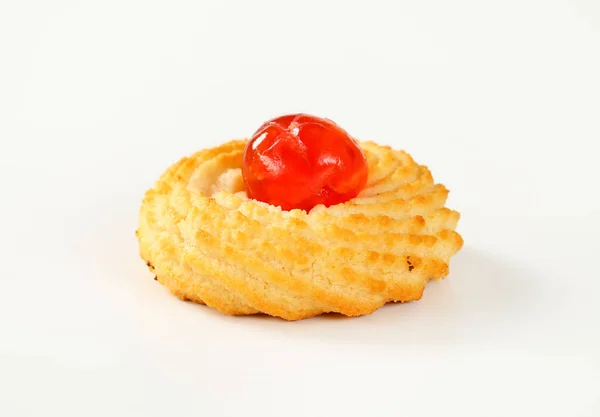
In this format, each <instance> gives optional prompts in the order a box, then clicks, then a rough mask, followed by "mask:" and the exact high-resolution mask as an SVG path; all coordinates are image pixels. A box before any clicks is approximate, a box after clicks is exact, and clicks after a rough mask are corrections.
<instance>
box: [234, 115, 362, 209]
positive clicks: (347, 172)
mask: <svg viewBox="0 0 600 417" xmlns="http://www.w3.org/2000/svg"><path fill="white" fill-rule="evenodd" d="M242 174H243V177H244V183H245V185H246V192H247V194H248V197H250V198H253V199H255V200H259V201H263V202H265V203H269V204H272V205H274V206H280V207H281V208H282V209H283V210H291V209H295V208H297V209H303V210H306V211H309V210H310V209H312V208H313V207H314V206H316V205H317V204H323V205H325V206H331V205H334V204H339V203H343V202H346V201H348V200H350V199H352V198H354V197H356V196H357V195H358V193H359V192H360V191H361V190H362V189H363V188H364V186H365V184H366V183H367V160H366V158H365V155H364V153H363V151H362V149H360V147H359V146H358V144H357V143H356V141H355V140H354V139H352V137H351V136H350V135H348V133H347V132H346V131H345V130H344V129H342V128H341V127H339V126H338V125H337V124H335V123H334V122H332V121H331V120H328V119H323V118H320V117H315V116H310V115H308V114H292V115H287V116H282V117H278V118H276V119H273V120H270V121H268V122H266V123H264V124H263V125H262V126H261V127H260V128H259V129H258V130H257V131H256V133H254V135H253V136H252V137H251V138H250V140H249V141H248V144H247V145H246V149H245V151H244V161H243V165H242Z"/></svg>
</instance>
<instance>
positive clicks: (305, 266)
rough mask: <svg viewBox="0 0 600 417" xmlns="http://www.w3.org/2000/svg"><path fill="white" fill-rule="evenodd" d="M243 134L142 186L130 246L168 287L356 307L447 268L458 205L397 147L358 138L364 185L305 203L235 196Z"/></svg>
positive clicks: (194, 295)
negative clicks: (290, 205) (352, 194)
mask: <svg viewBox="0 0 600 417" xmlns="http://www.w3.org/2000/svg"><path fill="white" fill-rule="evenodd" d="M245 144H246V141H245V140H240V141H232V142H229V143H226V144H224V145H222V146H219V147H217V148H214V149H208V150H203V151H200V152H197V153H195V154H194V155H192V156H190V157H186V158H183V159H181V160H180V161H178V162H177V163H175V164H174V165H172V166H171V167H170V168H169V169H168V170H167V171H166V172H165V173H164V174H163V175H162V176H161V178H160V179H159V180H158V182H157V183H156V185H155V187H154V188H152V189H150V190H149V191H147V193H146V195H145V197H144V200H143V203H142V207H141V211H140V221H139V228H138V230H137V232H136V234H137V236H138V239H139V243H140V253H141V256H142V258H143V259H144V260H145V261H146V263H147V265H148V267H149V268H150V270H151V271H152V272H153V273H154V274H155V275H156V279H157V280H158V281H159V282H160V283H162V284H164V285H165V286H166V287H167V288H169V290H170V291H171V292H172V293H173V294H175V295H176V296H178V297H180V298H181V299H183V300H190V301H194V302H197V303H201V304H206V305H208V306H210V307H213V308H215V309H217V310H219V311H221V312H223V313H225V314H229V315H247V314H256V313H264V314H268V315H271V316H277V317H281V318H283V319H286V320H299V319H304V318H308V317H313V316H316V315H318V314H321V313H326V312H337V313H341V314H343V315H346V316H360V315H363V314H369V313H372V312H374V311H375V310H377V309H378V308H380V307H381V306H383V305H384V304H385V303H388V302H392V301H394V302H406V301H411V300H418V299H420V298H421V295H422V294H423V290H424V288H425V285H426V284H427V282H428V281H429V280H430V279H435V280H439V279H441V278H444V277H445V276H446V275H447V274H448V271H449V270H448V268H449V261H450V258H451V256H452V255H454V254H455V253H456V252H458V251H459V250H460V248H461V247H462V244H463V240H462V238H461V236H460V235H459V234H458V233H457V232H456V231H455V228H456V224H457V222H458V219H459V213H458V212H456V211H454V210H450V209H448V208H446V207H444V205H445V203H446V198H447V196H448V190H447V189H446V188H445V187H444V186H443V185H441V184H435V183H434V181H433V178H432V175H431V173H430V171H429V170H428V169H427V167H425V166H422V165H418V164H417V163H415V161H414V160H413V159H412V158H411V157H410V156H409V155H408V154H407V153H405V152H402V151H395V150H393V149H391V148H389V147H385V146H379V145H377V144H375V143H373V142H360V146H361V147H362V149H363V150H364V152H365V155H366V157H367V161H368V166H369V177H368V183H367V186H366V187H365V189H364V190H363V191H362V192H361V193H360V194H359V196H358V197H356V198H354V199H352V200H350V201H348V202H346V203H343V204H338V205H335V206H331V207H328V208H326V207H324V206H316V207H315V208H313V209H312V210H311V211H310V212H308V213H306V212H305V211H302V210H291V211H282V210H281V209H280V208H278V207H274V206H271V205H269V204H266V203H262V202H258V201H256V200H250V199H248V198H247V197H246V194H245V192H244V191H243V190H244V185H243V179H242V174H241V164H242V155H243V152H244V147H245ZM290 192H293V190H290Z"/></svg>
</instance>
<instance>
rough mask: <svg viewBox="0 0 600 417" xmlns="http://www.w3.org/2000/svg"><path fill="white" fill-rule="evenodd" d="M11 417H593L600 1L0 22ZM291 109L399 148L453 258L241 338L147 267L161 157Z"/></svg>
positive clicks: (5, 338)
mask: <svg viewBox="0 0 600 417" xmlns="http://www.w3.org/2000/svg"><path fill="white" fill-rule="evenodd" d="M0 4H1V5H0V141H1V142H0V143H1V145H0V202H1V204H0V213H1V216H0V259H1V267H2V271H1V274H0V285H1V287H0V415H1V416H6V417H12V416H49V415H61V416H109V415H127V416H144V417H146V416H165V415H169V416H239V415H243V416H255V415H256V416H263V417H264V416H290V417H293V416H337V415H340V416H341V415H343V416H359V415H360V416H401V415H405V416H441V415H460V416H477V417H485V416H598V415H600V335H599V333H600V323H599V317H600V294H599V292H600V263H599V262H600V260H599V254H598V252H599V249H600V243H599V236H600V220H599V218H600V197H599V193H600V190H599V189H598V183H599V181H600V169H599V167H598V165H599V162H598V158H599V146H598V141H599V140H600V3H598V1H597V0H572V1H566V0H562V1H558V0H557V1H553V0H548V1H542V0H540V1H533V0H518V1H517V0H506V1H495V2H492V1H485V2H483V1H466V0H455V1H419V2H417V1H404V2H400V1H388V2H382V1H374V0H370V1H361V2H349V1H348V2H342V1H340V2H332V1H329V2H328V1H308V0H303V1H294V2H287V1H271V2H267V1H257V0H254V1H237V2H231V1H213V2H202V1H187V2H183V1H162V2H157V1H102V2H100V1H98V2H91V1H88V2H77V1H70V2H69V1H53V2H41V1H40V2H32V1H17V0H4V1H2V2H1V3H0ZM296 111H303V112H309V113H313V114H316V115H320V116H324V117H329V118H331V119H333V120H335V121H336V122H338V123H339V124H340V125H341V126H343V127H344V128H346V129H347V130H348V131H349V132H350V133H351V134H353V135H354V136H356V137H358V138H360V139H372V140H376V141H378V142H380V143H385V144H390V145H393V146H394V147H396V148H401V149H406V150H407V151H409V152H410V153H412V154H413V156H414V157H415V159H416V160H417V161H418V162H421V163H425V164H427V165H428V166H429V167H430V169H431V170H432V171H433V174H434V177H435V178H436V180H438V181H440V182H442V183H444V184H446V185H447V186H448V188H449V189H450V190H451V197H450V199H449V205H450V207H452V208H455V209H458V210H459V211H461V213H462V219H461V222H460V224H459V231H460V232H461V234H463V236H464V239H465V247H464V249H463V250H462V251H461V252H460V253H459V254H458V255H457V256H456V258H454V260H453V262H452V264H451V273H450V276H449V277H448V278H447V279H446V280H445V281H443V282H440V283H432V284H431V285H429V286H428V288H427V290H426V292H425V295H424V297H423V299H422V300H421V301H419V302H416V303H411V304H407V305H395V306H387V307H385V308H383V309H382V310H380V311H378V312H377V313H375V314H373V315H371V316H367V317H362V318H356V319H346V320H344V319H337V318H331V317H330V318H327V317H326V318H317V319H311V320H306V321H301V322H295V323H286V322H283V321H279V320H276V319H269V318H259V317H250V318H231V317H226V316H223V315H221V314H219V313H217V312H215V311H213V310H210V309H208V308H206V307H203V306H197V305H193V304H189V303H182V302H180V301H179V300H177V299H176V298H175V297H173V296H171V295H170V294H169V293H168V291H167V290H166V289H165V288H164V287H162V286H161V285H159V284H158V283H157V282H155V281H154V280H153V279H152V278H153V277H152V275H151V274H150V273H149V272H148V271H147V269H146V267H145V265H144V264H143V262H142V261H141V260H140V259H139V257H138V247H137V242H136V240H135V237H134V231H135V229H136V227H137V214H138V209H139V205H140V202H141V198H142V196H143V193H144V191H145V190H146V189H147V188H149V187H150V186H152V184H153V182H154V181H155V179H156V178H157V177H158V175H159V174H160V173H161V172H162V171H163V170H164V169H165V168H166V167H167V166H168V165H169V164H171V163H172V162H173V161H175V160H176V159H178V158H180V157H181V156H183V155H186V154H189V153H192V152H194V151H196V150H198V149H201V148H204V147H208V146H213V145H216V144H218V143H222V142H224V141H227V140H229V139H232V138H240V137H244V136H247V135H250V134H252V133H253V132H254V130H255V129H256V128H257V127H258V126H259V125H260V124H261V123H262V122H263V121H265V120H266V119H269V118H271V117H274V116H278V115H281V114H284V113H288V112H296Z"/></svg>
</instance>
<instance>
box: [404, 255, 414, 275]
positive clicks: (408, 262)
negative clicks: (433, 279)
mask: <svg viewBox="0 0 600 417" xmlns="http://www.w3.org/2000/svg"><path fill="white" fill-rule="evenodd" d="M406 263H407V264H408V272H412V270H413V269H415V267H414V265H413V264H412V262H411V261H410V256H407V257H406Z"/></svg>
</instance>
